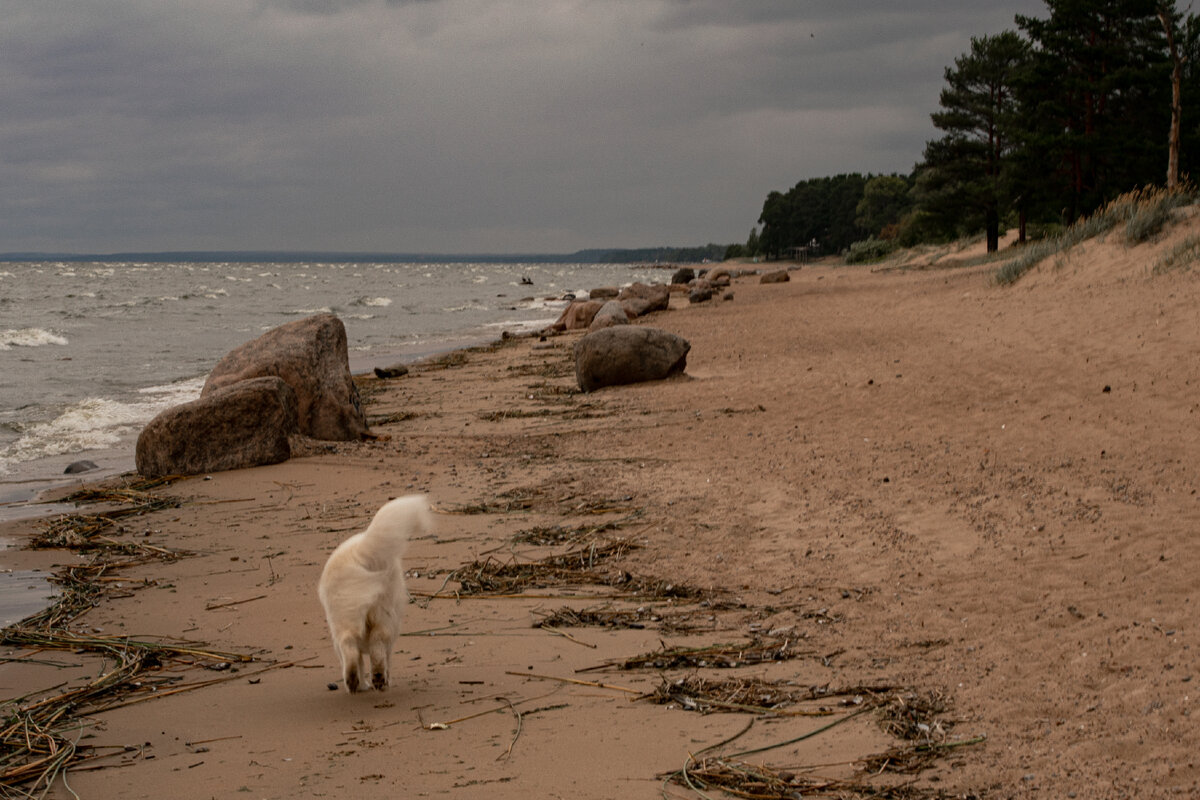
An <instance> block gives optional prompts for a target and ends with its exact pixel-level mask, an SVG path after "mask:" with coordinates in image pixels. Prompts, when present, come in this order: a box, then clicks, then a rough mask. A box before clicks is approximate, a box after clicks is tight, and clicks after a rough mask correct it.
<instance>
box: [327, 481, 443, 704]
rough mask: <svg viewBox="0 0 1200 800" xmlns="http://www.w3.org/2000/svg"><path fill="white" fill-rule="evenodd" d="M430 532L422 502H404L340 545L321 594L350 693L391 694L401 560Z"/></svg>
mask: <svg viewBox="0 0 1200 800" xmlns="http://www.w3.org/2000/svg"><path fill="white" fill-rule="evenodd" d="M432 527H433V519H432V516H431V514H430V512H429V504H428V503H427V502H426V501H425V498H424V497H423V496H421V495H411V496H409V497H401V498H398V499H396V500H392V501H390V502H388V503H386V504H385V505H384V506H383V508H381V509H379V511H378V512H376V514H375V518H374V519H373V520H371V524H370V525H368V526H367V529H366V530H365V531H363V532H362V533H356V534H354V535H353V536H351V537H350V538H349V539H347V540H346V541H344V542H342V543H341V544H340V545H338V547H337V549H336V550H334V551H333V553H332V554H331V555H330V556H329V560H328V561H327V562H325V569H324V571H323V572H322V573H321V581H320V583H319V584H318V585H317V594H318V595H319V596H320V598H321V605H323V606H324V607H325V619H326V620H327V621H328V622H329V633H330V635H331V636H332V637H333V646H334V648H335V649H336V650H337V652H338V656H339V657H340V658H341V660H342V678H343V679H345V682H346V689H347V690H348V691H350V692H360V691H364V690H366V689H370V688H371V687H372V685H373V686H374V688H376V689H379V690H381V691H382V690H383V689H386V688H387V685H388V666H389V661H390V659H391V654H392V644H393V643H394V642H395V640H396V637H397V636H398V635H399V634H400V616H401V612H402V611H403V610H404V604H405V603H406V602H408V592H407V591H406V590H405V588H404V566H403V565H402V564H401V562H400V557H401V556H402V555H403V553H404V546H405V544H406V543H407V542H408V540H409V538H411V537H412V536H414V535H421V534H425V533H428V532H429V531H430V530H431V529H432ZM368 662H369V663H368ZM368 668H369V671H367V669H368Z"/></svg>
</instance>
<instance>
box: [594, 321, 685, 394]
mask: <svg viewBox="0 0 1200 800" xmlns="http://www.w3.org/2000/svg"><path fill="white" fill-rule="evenodd" d="M690 349H691V345H690V344H689V343H688V341H687V340H686V339H684V338H682V337H680V336H676V335H675V334H673V333H668V332H667V331H662V330H658V329H657V328H647V327H644V326H640V325H617V326H614V327H611V328H604V329H602V330H598V331H593V332H591V333H588V334H587V335H585V336H584V337H583V338H582V339H580V340H579V341H578V342H576V343H575V379H576V380H577V381H578V382H579V388H580V389H582V390H583V391H585V392H591V391H594V390H596V389H599V388H601V387H604V386H620V385H623V384H627V383H640V382H642V381H656V380H660V379H662V378H667V377H670V376H672V375H677V374H680V373H682V372H683V370H684V368H685V367H686V366H687V354H688V351H689V350H690Z"/></svg>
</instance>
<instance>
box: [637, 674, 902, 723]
mask: <svg viewBox="0 0 1200 800" xmlns="http://www.w3.org/2000/svg"><path fill="white" fill-rule="evenodd" d="M894 691H896V689H895V687H892V686H882V685H880V686H845V687H840V688H836V687H830V686H828V685H826V686H807V687H801V686H795V685H794V684H792V683H790V682H787V683H785V682H782V681H765V680H762V679H760V678H729V679H721V680H712V679H708V678H703V677H700V676H699V675H689V676H686V677H682V678H675V679H671V678H669V677H666V676H664V677H663V679H662V683H660V684H659V685H658V687H657V688H656V689H655V690H654V691H653V692H650V693H648V694H644V695H642V696H640V697H638V698H637V699H638V700H649V701H651V702H653V703H656V704H658V705H665V704H668V703H671V704H674V705H676V706H678V707H679V708H682V709H684V710H686V711H699V712H701V713H704V714H709V713H715V712H718V713H719V712H724V713H736V712H751V713H755V714H794V715H797V716H824V715H828V714H832V713H833V712H832V710H831V709H829V708H827V707H825V706H821V707H819V708H817V709H815V710H811V711H800V712H796V711H790V710H789V709H790V708H791V707H793V706H796V705H798V704H800V703H804V702H819V701H822V700H828V699H834V698H841V705H843V706H856V705H861V704H862V703H864V702H869V703H878V702H880V701H879V697H880V696H881V695H884V694H888V693H891V692H894Z"/></svg>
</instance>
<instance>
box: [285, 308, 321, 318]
mask: <svg viewBox="0 0 1200 800" xmlns="http://www.w3.org/2000/svg"><path fill="white" fill-rule="evenodd" d="M283 313H284V314H286V315H288V316H289V317H310V316H312V315H313V314H332V313H333V309H332V308H329V307H328V306H322V307H321V308H293V309H292V310H291V311H284V312H283Z"/></svg>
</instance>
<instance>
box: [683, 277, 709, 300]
mask: <svg viewBox="0 0 1200 800" xmlns="http://www.w3.org/2000/svg"><path fill="white" fill-rule="evenodd" d="M712 296H713V285H712V284H711V283H709V282H708V281H706V280H704V279H703V278H696V280H694V281H692V288H691V289H690V290H688V302H689V303H703V302H704V301H706V300H711V299H712Z"/></svg>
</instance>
